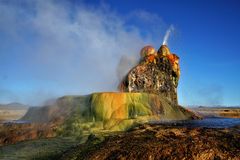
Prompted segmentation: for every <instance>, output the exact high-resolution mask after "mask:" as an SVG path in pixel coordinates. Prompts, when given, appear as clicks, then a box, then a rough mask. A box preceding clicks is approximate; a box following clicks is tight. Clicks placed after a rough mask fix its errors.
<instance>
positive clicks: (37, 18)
mask: <svg viewBox="0 0 240 160" xmlns="http://www.w3.org/2000/svg"><path fill="white" fill-rule="evenodd" d="M128 15H129V14H128ZM146 16H147V17H150V18H146ZM151 17H153V18H151ZM133 20H134V21H136V23H135V24H133V23H129V22H132V21H133ZM137 20H138V21H137ZM146 20H148V21H146ZM149 21H151V22H152V23H151V25H150V26H149V25H148V24H149V23H150V22H149ZM159 22H160V18H159V17H157V15H155V14H152V13H147V12H145V11H137V12H134V17H122V16H119V15H118V14H117V13H115V12H113V11H111V9H110V7H109V6H106V5H102V6H98V7H96V6H95V7H94V6H89V5H85V4H82V3H81V4H79V5H78V6H75V5H73V4H71V3H70V2H69V3H68V2H67V1H60V2H56V1H51V0H49V1H42V0H36V1H34V2H32V1H30V0H26V1H14V0H13V1H0V35H1V36H0V41H1V40H2V42H4V43H0V49H1V54H2V55H0V64H1V67H3V68H6V69H5V70H4V69H2V70H1V73H0V91H1V90H4V91H6V90H7V91H6V92H3V93H1V94H0V96H1V97H0V103H1V102H3V101H4V102H10V101H11V100H10V99H11V97H14V96H13V95H15V97H14V98H15V99H16V100H19V101H20V102H21V103H30V104H39V103H41V102H43V101H44V100H45V99H48V98H52V97H57V96H62V95H66V94H88V93H91V92H100V91H114V90H116V88H117V85H118V82H119V80H120V79H121V77H122V76H123V75H124V74H126V72H127V70H129V68H130V67H132V65H134V64H135V63H136V61H137V60H138V59H139V50H140V49H141V48H142V47H143V46H144V45H145V44H155V43H154V41H155V38H156V37H157V38H156V39H159V38H160V37H158V35H160V34H159V33H153V32H152V31H153V29H152V28H157V27H155V26H158V28H159V27H160V28H162V26H163V25H162V22H161V23H160V24H159ZM139 23H142V24H144V23H145V24H146V26H148V30H149V31H148V30H147V31H145V32H144V35H143V33H142V32H141V27H142V26H143V25H138V24H139ZM151 26H153V27H152V28H151ZM158 45H159V44H158ZM121 57H122V58H121ZM120 60H121V61H120ZM119 61H120V62H119ZM119 64H120V65H119ZM11 66H15V67H11ZM16 66H17V67H16ZM116 72H117V73H116ZM117 74H118V75H117ZM5 75H6V77H7V78H2V79H1V77H3V76H5ZM118 76H119V77H118ZM12 84H14V85H12ZM9 93H11V95H10V94H9ZM16 97H17V98H16Z"/></svg>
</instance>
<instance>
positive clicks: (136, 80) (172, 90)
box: [119, 45, 180, 105]
mask: <svg viewBox="0 0 240 160" xmlns="http://www.w3.org/2000/svg"><path fill="white" fill-rule="evenodd" d="M140 55H141V59H140V62H139V64H138V65H137V66H135V67H134V68H132V69H131V70H130V71H129V73H128V74H127V75H126V77H125V78H124V79H123V81H122V82H121V83H120V85H119V90H120V91H122V92H146V93H155V94H158V95H162V96H164V97H166V98H167V99H168V100H169V101H170V102H171V104H172V105H178V99H177V86H178V80H179V77H180V69H179V57H178V56H177V55H176V54H172V53H170V50H169V48H168V47H167V46H166V45H162V46H161V47H160V48H159V50H158V51H155V49H154V48H153V47H151V46H146V47H144V48H143V49H142V50H141V52H140Z"/></svg>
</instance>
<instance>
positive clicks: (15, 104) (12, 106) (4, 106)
mask: <svg viewBox="0 0 240 160" xmlns="http://www.w3.org/2000/svg"><path fill="white" fill-rule="evenodd" d="M28 107H29V106H28V105H25V104H21V103H18V102H13V103H8V104H0V109H26V108H28Z"/></svg>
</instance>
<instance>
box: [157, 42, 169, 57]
mask: <svg viewBox="0 0 240 160" xmlns="http://www.w3.org/2000/svg"><path fill="white" fill-rule="evenodd" d="M158 54H160V55H163V56H167V55H170V54H171V53H170V50H169V48H168V46H167V45H161V47H160V48H159V49H158Z"/></svg>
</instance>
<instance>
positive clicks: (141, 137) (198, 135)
mask: <svg viewBox="0 0 240 160" xmlns="http://www.w3.org/2000/svg"><path fill="white" fill-rule="evenodd" d="M99 141H101V138H99V137H98V136H93V135H92V136H90V137H89V139H88V141H87V142H86V143H85V144H82V145H78V146H77V147H74V148H72V149H70V150H68V151H66V152H65V153H64V154H63V155H62V157H61V160H71V159H96V160H97V159H149V160H151V159H175V160H178V159H179V160H180V159H181V160H182V159H188V160H191V159H192V160H193V159H197V160H212V159H216V160H220V159H231V160H239V159H240V143H239V141H240V127H234V128H230V129H216V128H215V129H213V128H212V129H211V128H188V127H176V126H164V125H149V124H148V125H146V124H145V125H141V126H139V127H136V128H133V129H132V130H130V131H128V132H126V133H121V134H118V135H115V136H109V137H107V138H105V140H103V141H102V142H100V143H99Z"/></svg>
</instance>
